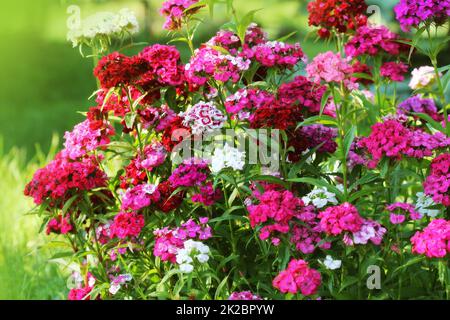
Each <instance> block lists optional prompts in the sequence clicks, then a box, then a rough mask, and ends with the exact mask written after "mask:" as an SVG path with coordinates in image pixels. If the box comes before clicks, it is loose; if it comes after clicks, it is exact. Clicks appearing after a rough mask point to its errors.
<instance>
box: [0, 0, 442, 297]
mask: <svg viewBox="0 0 450 320" xmlns="http://www.w3.org/2000/svg"><path fill="white" fill-rule="evenodd" d="M162 2H163V0H129V1H125V0H124V1H121V0H103V1H101V0H97V1H95V0H90V1H89V0H84V1H83V0H80V1H64V0H15V1H2V9H1V10H0V194H1V195H2V197H1V198H0V299H60V298H61V299H63V298H65V297H66V294H67V289H66V283H65V280H64V277H62V276H61V273H67V270H64V269H61V268H60V267H59V266H58V264H57V263H48V261H49V259H50V260H51V262H57V261H58V259H56V258H57V257H52V251H53V250H54V248H51V247H49V245H48V241H46V239H45V238H46V237H45V236H38V231H39V227H40V225H39V222H38V220H37V218H36V217H34V216H27V215H25V214H26V213H27V211H29V210H30V209H31V208H32V203H31V202H30V201H28V200H27V199H24V197H23V196H22V190H23V187H24V185H25V184H26V182H27V181H28V180H29V179H30V178H31V176H32V174H33V172H34V170H36V169H37V168H38V167H39V166H42V165H43V164H45V162H47V161H48V159H50V158H51V156H52V154H53V153H54V152H55V151H56V149H55V148H58V146H59V145H60V143H61V142H60V141H61V140H59V141H58V140H57V139H52V137H60V138H61V137H62V135H63V133H64V131H66V130H70V129H71V128H72V127H73V126H74V125H75V124H76V123H78V122H80V121H82V117H81V116H80V115H79V114H77V111H86V110H87V109H88V107H89V106H91V105H93V102H92V101H89V100H88V97H89V96H91V94H92V92H93V91H94V90H95V88H96V87H95V79H94V77H93V75H92V68H93V64H92V59H89V58H83V57H82V56H81V55H80V53H79V51H78V50H77V49H73V48H72V45H71V43H69V42H68V41H67V40H66V33H67V26H66V21H67V18H68V16H69V15H68V13H67V8H68V7H69V6H70V5H72V4H76V5H79V6H80V8H81V15H82V18H84V17H87V16H89V15H91V14H93V13H96V12H98V11H119V10H120V9H121V8H124V7H127V8H130V9H132V10H133V11H134V12H135V13H136V15H137V16H138V19H139V23H140V27H141V33H140V34H139V35H138V36H137V37H135V41H136V42H147V43H149V44H153V43H157V42H161V43H164V42H166V41H168V40H169V39H170V38H169V37H168V34H167V32H166V31H164V30H163V29H162V24H163V18H162V17H160V16H159V12H158V10H159V8H160V7H161V4H162ZM234 2H235V7H236V9H237V11H238V12H239V13H241V14H243V13H245V12H248V11H250V10H252V9H259V8H263V10H262V11H260V12H258V13H257V14H256V19H255V20H256V22H257V23H258V24H260V25H261V26H262V27H264V28H265V29H266V30H267V31H268V33H269V35H270V37H271V38H272V39H277V38H279V37H281V36H284V35H287V34H289V33H291V32H292V31H296V32H297V33H296V35H295V36H294V37H293V38H292V39H290V41H300V43H301V44H302V47H303V49H304V51H305V52H306V53H307V54H308V55H309V56H310V57H312V56H314V55H315V54H317V53H318V52H320V51H324V50H326V49H327V44H325V43H322V42H320V41H316V40H315V38H316V37H315V35H313V34H310V35H309V36H307V35H308V33H310V32H311V28H309V27H308V22H307V21H308V16H307V11H306V5H307V2H308V1H306V0H235V1H234ZM367 2H368V3H369V4H376V5H378V6H379V7H380V9H381V11H380V17H381V19H382V20H383V23H384V24H386V25H388V26H390V27H391V29H392V30H395V31H398V26H397V25H396V23H395V22H394V21H393V12H392V8H393V6H394V5H395V4H396V2H397V1H396V0H374V1H367ZM205 16H206V15H205ZM227 18H228V17H227V14H226V10H225V7H221V6H218V7H216V10H215V12H214V17H213V19H212V20H211V19H210V18H209V17H206V20H207V21H206V23H205V24H204V25H203V26H202V27H201V28H200V30H199V34H198V38H197V39H198V41H206V40H208V39H209V38H210V37H211V36H213V35H214V33H215V32H216V31H217V30H218V28H219V27H220V25H222V24H223V23H224V22H226V21H227ZM141 48H142V47H139V48H137V49H136V50H140V49H141ZM179 48H180V50H181V51H182V52H183V53H185V52H186V51H187V50H186V49H187V48H185V47H183V44H180V45H179ZM183 55H184V57H183V59H185V60H186V58H187V56H186V54H183ZM424 63H425V62H424ZM447 63H448V62H447ZM52 246H54V244H52Z"/></svg>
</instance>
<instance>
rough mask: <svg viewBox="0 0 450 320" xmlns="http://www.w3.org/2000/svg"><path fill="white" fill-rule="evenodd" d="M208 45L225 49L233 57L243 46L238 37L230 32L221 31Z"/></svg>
mask: <svg viewBox="0 0 450 320" xmlns="http://www.w3.org/2000/svg"><path fill="white" fill-rule="evenodd" d="M206 44H207V45H208V46H211V47H221V48H224V49H225V50H227V51H228V52H229V53H230V54H232V55H233V56H235V55H237V53H238V50H239V49H240V48H241V46H242V44H241V39H239V37H238V35H237V34H235V33H234V32H232V31H229V30H220V31H219V32H217V34H216V35H215V36H214V37H212V38H211V39H210V40H209V41H208V42H207V43H206Z"/></svg>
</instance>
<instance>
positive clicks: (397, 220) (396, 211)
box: [386, 202, 422, 224]
mask: <svg viewBox="0 0 450 320" xmlns="http://www.w3.org/2000/svg"><path fill="white" fill-rule="evenodd" d="M386 210H387V211H389V212H390V218H389V219H390V221H391V223H392V224H402V223H403V222H405V220H406V217H407V216H408V218H409V219H411V220H420V219H422V215H421V214H420V213H419V212H417V211H416V210H415V208H414V206H413V205H411V204H409V203H404V202H396V203H393V204H391V205H388V206H387V207H386Z"/></svg>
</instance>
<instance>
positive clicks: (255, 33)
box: [245, 23, 268, 48]
mask: <svg viewBox="0 0 450 320" xmlns="http://www.w3.org/2000/svg"><path fill="white" fill-rule="evenodd" d="M267 39H268V36H267V33H266V32H264V30H263V29H261V28H260V27H258V25H257V24H256V23H250V25H249V26H248V28H247V31H246V32H245V44H246V45H247V46H248V47H250V48H251V47H254V46H256V45H258V44H262V43H265V42H267Z"/></svg>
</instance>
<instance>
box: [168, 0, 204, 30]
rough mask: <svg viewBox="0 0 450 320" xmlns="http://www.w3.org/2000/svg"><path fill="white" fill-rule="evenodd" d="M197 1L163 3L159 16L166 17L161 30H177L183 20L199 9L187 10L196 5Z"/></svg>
mask: <svg viewBox="0 0 450 320" xmlns="http://www.w3.org/2000/svg"><path fill="white" fill-rule="evenodd" d="M198 1H199V0H167V1H165V2H164V3H163V5H162V7H161V9H160V14H161V15H162V16H163V17H166V21H165V23H164V26H163V28H164V29H167V30H178V29H180V28H181V26H182V22H183V19H186V18H188V17H189V16H191V15H193V14H195V13H196V12H197V11H198V10H199V9H200V8H201V6H199V7H195V8H192V9H191V10H186V9H189V8H190V7H191V6H192V5H194V4H196V3H197V2H198Z"/></svg>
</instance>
